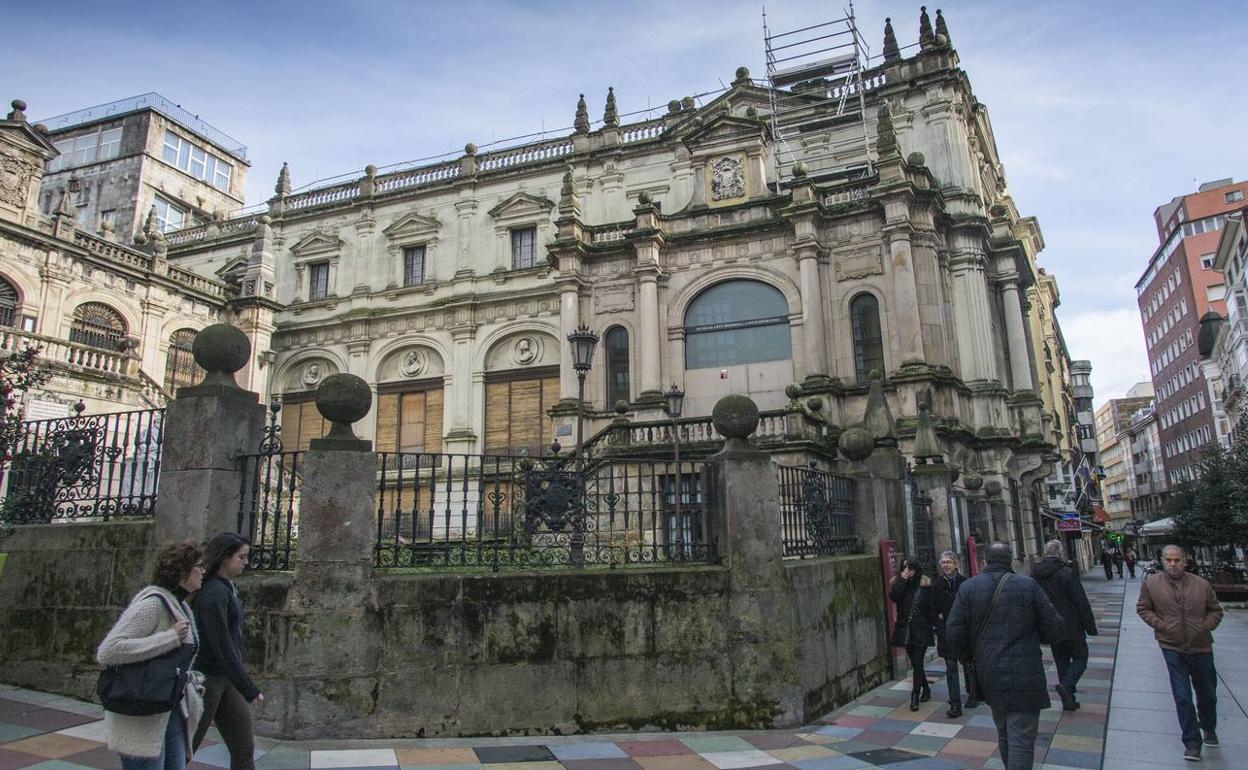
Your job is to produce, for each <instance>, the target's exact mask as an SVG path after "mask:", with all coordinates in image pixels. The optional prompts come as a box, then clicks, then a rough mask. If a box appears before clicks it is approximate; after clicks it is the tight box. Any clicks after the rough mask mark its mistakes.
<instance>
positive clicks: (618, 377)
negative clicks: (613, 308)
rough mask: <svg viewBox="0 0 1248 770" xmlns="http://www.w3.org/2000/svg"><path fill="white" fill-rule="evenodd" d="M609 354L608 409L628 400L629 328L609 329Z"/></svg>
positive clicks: (607, 340) (607, 342)
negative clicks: (618, 402) (616, 403)
mask: <svg viewBox="0 0 1248 770" xmlns="http://www.w3.org/2000/svg"><path fill="white" fill-rule="evenodd" d="M604 344H605V346H606V356H607V409H613V408H615V402H617V401H628V399H629V387H628V385H629V383H628V330H627V329H625V328H624V327H623V326H615V327H612V328H611V329H609V330H608V331H607V335H606V339H605V342H604Z"/></svg>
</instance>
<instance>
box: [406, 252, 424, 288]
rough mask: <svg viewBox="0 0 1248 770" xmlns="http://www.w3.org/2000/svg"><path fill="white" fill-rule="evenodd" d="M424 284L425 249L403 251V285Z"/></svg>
mask: <svg viewBox="0 0 1248 770" xmlns="http://www.w3.org/2000/svg"><path fill="white" fill-rule="evenodd" d="M424 282H425V247H424V246H409V247H407V248H405V249H403V285H404V286H416V285H417V284H422V283H424Z"/></svg>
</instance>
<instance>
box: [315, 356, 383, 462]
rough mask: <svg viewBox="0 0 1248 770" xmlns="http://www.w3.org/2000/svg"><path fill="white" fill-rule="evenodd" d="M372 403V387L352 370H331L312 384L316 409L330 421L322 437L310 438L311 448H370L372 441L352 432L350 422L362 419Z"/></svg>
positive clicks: (360, 449)
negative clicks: (345, 371)
mask: <svg viewBox="0 0 1248 770" xmlns="http://www.w3.org/2000/svg"><path fill="white" fill-rule="evenodd" d="M372 405H373V391H372V389H371V388H369V387H368V383H367V382H365V381H364V380H362V379H360V378H359V377H357V376H355V375H354V374H345V373H339V374H331V375H329V376H328V377H326V378H325V379H323V380H321V384H320V385H319V386H317V388H316V410H317V411H318V412H320V413H321V416H322V417H324V418H325V419H326V420H329V421H330V423H331V425H330V428H329V433H328V434H326V435H325V437H323V438H318V439H313V440H312V444H311V448H312V449H339V450H342V449H345V450H353V451H370V450H371V449H372V448H373V442H371V441H365V440H364V439H361V438H359V437H358V436H356V435H355V432H354V431H353V430H351V423H353V422H358V421H359V420H361V419H363V417H364V415H366V414H368V410H369V408H370V407H372Z"/></svg>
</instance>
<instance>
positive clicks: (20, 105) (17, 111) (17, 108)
mask: <svg viewBox="0 0 1248 770" xmlns="http://www.w3.org/2000/svg"><path fill="white" fill-rule="evenodd" d="M9 105H10V106H11V107H12V108H13V111H12V112H10V113H9V120H20V121H22V122H25V121H26V102H24V101H22V100H21V99H14V100H13V101H11V102H9Z"/></svg>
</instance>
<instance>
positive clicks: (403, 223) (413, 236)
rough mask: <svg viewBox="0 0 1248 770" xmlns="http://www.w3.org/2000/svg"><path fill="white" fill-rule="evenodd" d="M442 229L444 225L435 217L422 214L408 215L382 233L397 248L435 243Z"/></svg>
mask: <svg viewBox="0 0 1248 770" xmlns="http://www.w3.org/2000/svg"><path fill="white" fill-rule="evenodd" d="M441 229H442V223H441V222H440V221H438V220H437V219H435V218H433V217H426V216H421V215H420V214H408V215H407V216H404V217H400V218H399V219H398V221H396V222H395V223H394V224H392V225H390V226H389V227H387V228H386V229H385V230H383V231H382V232H383V233H385V236H386V238H387V239H388V240H389V241H390V242H391V244H393V245H395V246H400V245H403V244H405V243H425V242H429V241H435V240H437V238H438V233H439V232H440V231H441Z"/></svg>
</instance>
